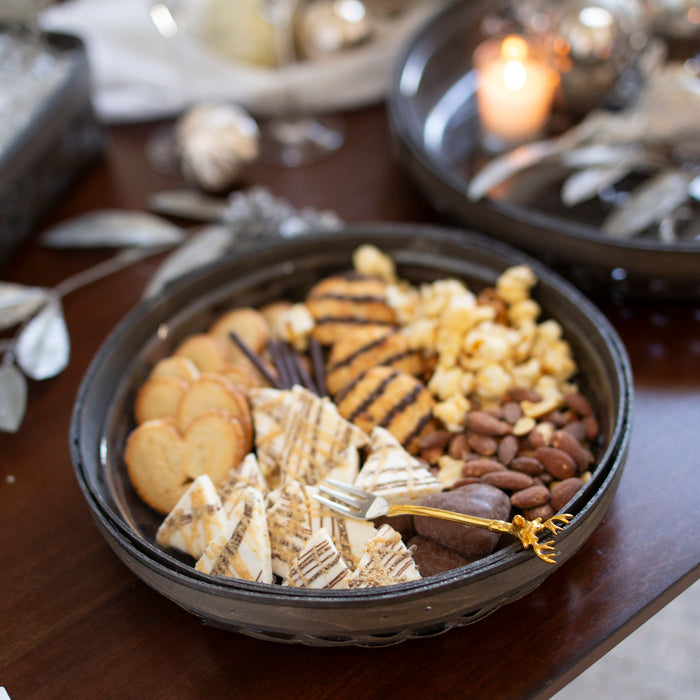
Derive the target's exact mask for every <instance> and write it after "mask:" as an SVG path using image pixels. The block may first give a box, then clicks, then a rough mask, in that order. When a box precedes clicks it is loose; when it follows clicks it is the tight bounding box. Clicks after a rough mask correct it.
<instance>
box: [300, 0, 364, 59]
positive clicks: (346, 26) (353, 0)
mask: <svg viewBox="0 0 700 700" xmlns="http://www.w3.org/2000/svg"><path fill="white" fill-rule="evenodd" d="M373 32H374V27H373V25H372V22H371V20H370V18H369V15H368V14H367V8H366V7H365V5H364V3H363V2H361V0H314V2H310V3H308V4H307V5H304V6H302V8H301V9H300V12H299V16H298V17H297V20H296V22H295V34H296V41H297V46H298V49H299V53H300V55H301V56H303V57H305V58H321V57H323V56H327V55H330V54H334V53H338V52H339V51H343V50H346V49H350V48H352V47H354V46H357V45H359V44H361V43H363V42H365V41H367V40H368V39H369V38H370V37H371V36H372V34H373Z"/></svg>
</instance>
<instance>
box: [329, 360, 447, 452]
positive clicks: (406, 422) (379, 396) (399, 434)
mask: <svg viewBox="0 0 700 700" xmlns="http://www.w3.org/2000/svg"><path fill="white" fill-rule="evenodd" d="M336 403H337V405H338V411H339V412H340V414H341V415H342V416H343V417H344V418H346V419H347V420H349V421H350V422H352V423H354V424H355V425H357V426H358V427H359V428H361V429H362V430H364V431H365V432H366V433H368V434H369V433H371V432H372V428H374V427H375V426H377V425H378V426H381V427H382V428H386V429H387V430H388V431H389V432H390V433H391V434H392V435H393V436H394V437H395V438H396V439H397V440H398V441H399V442H400V443H401V444H402V445H403V446H404V448H405V449H407V450H408V451H409V452H411V453H412V454H416V453H417V452H418V441H419V440H420V438H421V436H422V435H425V434H426V433H429V432H432V431H433V430H435V429H436V425H435V420H434V418H433V406H434V405H435V401H434V399H433V397H432V395H431V393H430V391H428V389H427V388H426V387H425V385H424V384H423V383H422V382H421V381H420V380H419V379H416V377H414V376H413V375H411V374H408V373H407V372H403V371H401V370H399V369H395V368H393V367H372V368H371V369H369V370H367V371H366V372H365V373H364V374H362V375H361V376H360V377H358V378H357V379H355V381H353V382H352V383H351V384H349V385H348V386H347V387H346V388H345V389H344V390H343V391H342V392H341V393H340V394H339V395H338V396H336Z"/></svg>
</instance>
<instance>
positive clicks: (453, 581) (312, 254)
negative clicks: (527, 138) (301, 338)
mask: <svg viewBox="0 0 700 700" xmlns="http://www.w3.org/2000/svg"><path fill="white" fill-rule="evenodd" d="M369 241H371V242H373V243H375V244H376V245H377V246H379V247H380V248H381V249H382V250H384V251H385V252H386V253H388V254H389V255H391V256H392V258H393V259H394V260H395V261H396V263H397V270H398V273H399V275H400V276H401V277H402V278H404V279H408V280H411V281H412V282H414V283H417V282H423V281H428V280H434V279H438V278H444V277H447V276H452V277H457V278H460V279H462V280H464V281H465V282H466V283H467V284H469V285H470V287H471V288H472V289H474V290H479V289H482V288H483V287H485V286H488V285H492V284H493V283H494V282H495V281H496V278H497V276H498V275H499V274H500V273H501V272H502V271H503V270H504V269H506V268H507V267H510V266H511V265H515V264H520V263H527V264H530V265H531V266H532V268H533V270H534V271H535V273H536V275H537V276H538V278H539V283H538V285H537V287H536V289H535V293H534V297H535V299H536V300H537V301H538V303H539V304H540V305H541V306H542V308H543V315H544V317H545V318H555V319H558V320H559V321H560V323H561V324H562V326H563V329H564V333H565V336H566V338H567V339H568V340H569V342H570V343H571V344H572V348H573V351H574V353H575V356H576V358H577V361H578V364H579V367H580V370H581V371H580V375H581V384H582V388H583V390H584V391H585V392H586V394H587V396H589V397H590V398H591V400H592V402H593V405H594V407H595V410H596V413H597V416H598V418H599V422H600V426H601V430H602V434H603V435H604V437H605V442H604V446H602V447H601V448H600V449H599V454H597V455H596V458H597V466H596V468H595V470H594V473H593V476H592V478H591V480H590V481H589V482H588V483H587V484H586V486H584V488H583V489H582V490H581V491H579V493H578V494H577V496H576V497H575V498H574V500H573V501H571V502H570V503H569V504H568V505H567V511H568V512H570V513H572V514H573V515H574V518H573V520H572V521H571V523H570V524H569V525H568V526H567V527H566V528H565V529H564V530H563V531H562V532H561V533H559V535H558V536H557V541H556V546H557V555H556V556H557V559H556V564H547V563H545V562H542V561H541V560H539V559H538V558H537V557H536V555H534V553H533V552H532V550H527V551H525V550H523V549H522V547H521V546H520V545H519V544H512V545H507V546H505V547H504V548H503V549H500V550H499V551H496V552H495V553H494V554H492V555H490V556H488V557H485V558H484V559H482V560H479V561H477V562H475V563H474V564H471V565H469V566H465V567H462V568H459V569H455V570H452V571H449V572H446V573H444V574H440V575H438V576H432V577H428V578H425V579H423V580H421V581H415V582H411V583H406V584H399V585H395V586H388V587H383V588H375V589H355V590H349V591H314V590H300V589H294V588H287V587H283V586H278V585H269V584H257V583H253V582H247V581H239V580H235V579H225V578H221V577H212V576H208V575H206V574H203V573H201V572H199V571H197V570H196V569H194V567H193V566H192V565H191V564H188V563H186V562H185V561H183V560H180V559H178V558H176V557H174V556H172V555H171V554H169V553H167V552H165V551H163V550H161V549H160V548H159V547H157V546H156V544H155V541H154V533H155V531H156V529H157V527H158V525H159V524H160V522H161V521H162V517H161V516H158V515H157V514H156V513H154V512H153V511H151V510H150V509H148V508H147V507H146V506H145V505H144V504H143V503H142V502H141V501H140V500H139V499H138V497H137V496H136V494H135V492H134V490H133V488H132V487H131V485H130V483H129V480H128V477H127V474H126V469H125V466H124V464H123V459H122V455H123V450H124V444H125V440H126V437H127V435H128V433H129V431H130V430H131V429H132V428H133V418H132V407H133V402H134V396H135V394H136V391H137V390H138V387H139V386H140V384H141V383H142V382H143V380H144V379H145V377H146V375H147V373H148V372H149V370H150V368H151V367H152V365H153V364H154V363H155V362H156V361H157V360H158V359H159V358H160V357H163V356H165V355H168V354H171V353H172V351H173V349H174V347H175V345H176V344H177V343H178V342H179V341H180V340H181V339H182V338H183V337H185V336H186V335H188V334H190V333H193V332H197V331H198V330H201V329H203V328H206V327H208V325H209V324H210V323H211V321H212V320H213V319H214V318H215V317H216V316H217V315H218V314H220V313H221V312H222V311H223V310H224V309H227V308H231V307H232V306H235V305H262V304H264V303H266V302H269V301H272V300H274V299H279V298H282V297H284V298H288V299H292V300H295V299H296V300H299V299H302V298H303V297H304V295H305V293H306V292H307V291H308V289H309V288H310V287H311V285H312V284H313V283H314V282H316V281H317V280H318V279H320V278H321V277H322V276H325V275H327V274H329V273H331V272H334V271H337V270H340V269H349V268H350V267H351V266H352V253H353V251H354V250H355V249H356V248H357V246H358V245H360V244H362V243H366V242H369ZM631 420H632V377H631V370H630V366H629V362H628V359H627V355H626V352H625V349H624V347H623V346H622V344H621V342H620V340H619V338H618V336H617V334H616V333H615V331H614V329H613V328H612V327H611V326H610V324H609V323H608V321H607V320H606V319H605V317H604V316H603V315H602V314H601V313H600V312H599V311H598V310H597V309H596V308H595V307H594V306H593V305H592V304H591V303H590V301H588V300H587V299H586V298H585V297H584V296H583V295H582V294H581V293H580V292H578V291H577V290H576V289H575V288H574V287H572V286H571V285H570V284H568V283H566V282H565V281H564V280H562V279H561V278H560V277H559V276H557V275H555V274H553V273H552V272H551V271H549V270H548V269H547V268H545V267H543V266H542V265H540V264H539V263H538V262H536V261H534V260H532V259H530V258H527V257H526V256H524V255H523V254H521V253H519V252H517V251H515V250H513V249H512V248H510V247H509V246H506V245H505V244H502V243H499V242H497V241H493V240H489V239H487V238H485V237H483V236H480V235H477V234H474V233H470V232H467V231H463V230H451V229H442V228H433V227H424V226H408V225H398V224H382V225H365V226H357V227H351V228H348V229H346V230H343V231H339V232H334V233H324V234H308V235H304V236H300V237H298V238H293V239H279V240H278V241H277V242H273V243H270V242H266V243H265V244H264V245H260V244H257V245H255V246H250V247H248V248H246V249H244V250H242V251H241V252H240V253H239V254H237V255H236V256H234V257H231V258H227V259H224V260H221V261H219V262H217V263H215V264H213V265H211V266H209V267H207V268H205V269H203V270H201V271H199V272H196V273H193V274H192V275H190V276H189V277H187V278H185V279H183V280H181V281H179V282H177V283H175V284H174V285H173V286H171V287H170V288H168V289H166V290H165V292H164V293H163V294H161V295H160V296H159V297H156V298H154V299H152V300H150V301H149V302H146V303H144V304H142V305H140V306H139V307H138V308H136V309H135V310H134V311H133V312H131V313H130V314H129V315H128V316H127V318H126V319H124V321H123V322H122V323H121V324H120V325H119V326H118V327H117V328H116V329H115V330H114V331H113V332H112V334H111V335H110V337H109V338H108V339H107V340H106V342H105V343H104V345H103V346H102V348H101V349H100V350H99V352H98V354H97V356H96V357H95V359H94V360H93V362H92V364H91V366H90V368H89V370H88V372H87V374H86V376H85V377H84V379H83V382H82V385H81V388H80V390H79V393H78V397H77V399H76V403H75V407H74V413H73V417H72V423H71V431H70V444H71V453H72V459H73V463H74V467H75V473H76V476H77V479H78V482H79V483H80V486H81V488H82V490H83V493H84V495H85V498H86V501H87V503H88V505H89V507H90V509H91V511H92V514H93V516H94V518H95V520H96V522H97V525H98V527H99V529H100V531H101V532H102V534H103V535H104V536H105V538H106V539H107V541H108V542H109V544H110V545H111V546H112V548H113V549H114V551H115V552H116V554H117V555H118V556H119V557H120V559H121V560H122V561H123V562H124V563H125V564H126V566H128V567H129V568H130V569H131V570H132V571H133V572H134V573H135V574H136V575H137V576H138V577H139V578H141V579H142V580H143V581H145V582H146V583H147V584H148V585H149V586H152V587H153V588H154V589H155V590H157V591H159V592H160V593H161V594H163V595H164V596H166V597H167V598H169V599H171V600H173V601H175V602H176V603H177V604H178V605H180V606H182V607H183V608H185V609H186V610H188V611H190V612H192V613H193V614H195V615H198V616H199V617H201V618H202V619H203V620H204V621H205V622H206V623H207V624H210V625H215V626H219V627H223V628H226V629H229V630H235V631H240V632H244V633H246V634H249V635H252V636H256V637H262V638H266V639H271V640H277V641H286V642H296V643H304V644H311V645H347V644H356V645H363V646H381V645H385V644H393V643H396V642H399V641H402V640H404V639H408V638H413V637H422V636H428V635H433V634H438V633H440V632H443V631H445V630H447V629H449V628H450V627H453V626H458V625H465V624H468V623H471V622H474V621H476V620H478V619H480V618H482V617H484V616H485V615H487V614H489V613H490V612H492V611H494V610H496V609H497V608H498V607H500V606H502V605H504V604H506V603H508V602H510V601H513V600H516V599H518V598H520V597H522V596H524V595H526V594H527V593H529V592H530V591H531V590H533V589H534V588H535V587H536V586H538V585H539V584H540V583H541V582H542V581H543V580H544V579H545V578H546V577H547V576H549V575H550V574H551V573H552V572H553V571H555V570H556V568H557V567H559V566H561V565H562V564H563V563H564V562H565V561H567V559H569V558H570V557H571V556H573V555H574V553H575V552H576V551H577V550H578V549H579V547H581V546H582V545H583V543H584V542H585V541H586V539H587V538H588V537H589V536H590V534H591V533H592V532H593V530H594V529H595V528H596V526H597V525H598V523H599V522H600V521H601V519H602V518H603V516H604V514H605V512H606V511H607V509H608V506H609V505H610V503H611V501H612V498H613V495H614V493H615V491H616V489H617V485H618V483H619V479H620V477H621V474H622V469H623V465H624V462H625V459H626V455H627V449H628V445H629V438H630V432H631Z"/></svg>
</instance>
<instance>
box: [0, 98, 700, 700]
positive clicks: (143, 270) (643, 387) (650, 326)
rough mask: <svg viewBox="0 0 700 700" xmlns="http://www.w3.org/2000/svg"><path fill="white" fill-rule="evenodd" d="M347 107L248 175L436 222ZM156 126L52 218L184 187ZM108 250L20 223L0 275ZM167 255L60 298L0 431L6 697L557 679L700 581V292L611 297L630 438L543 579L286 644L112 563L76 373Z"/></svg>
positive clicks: (278, 186) (125, 140)
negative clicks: (65, 335) (446, 607)
mask: <svg viewBox="0 0 700 700" xmlns="http://www.w3.org/2000/svg"><path fill="white" fill-rule="evenodd" d="M346 119H347V127H348V140H347V143H346V144H345V146H344V147H343V149H342V150H341V151H340V152H339V153H337V154H336V155H335V156H333V157H332V158H330V159H328V160H326V161H325V162H322V163H319V164H316V165H313V166H309V167H305V168H302V169H298V170H284V169H275V168H266V167H263V166H256V167H255V168H253V169H252V171H251V172H250V173H249V177H248V178H247V181H246V182H245V183H244V186H248V185H252V184H263V185H267V186H268V187H269V188H270V189H271V191H272V192H273V193H274V194H276V195H278V196H283V197H286V198H288V199H289V200H290V201H291V202H292V203H293V204H295V205H297V206H301V205H311V206H315V207H319V208H330V209H333V210H335V211H336V212H338V214H339V215H340V216H341V217H342V218H343V219H344V220H346V221H348V222H364V221H379V220H382V221H412V222H438V221H439V218H438V216H437V215H436V214H435V213H434V212H433V211H432V210H431V208H430V207H429V206H428V205H427V203H426V202H425V200H424V199H423V198H422V196H421V195H420V193H419V192H417V191H416V190H415V188H414V187H413V186H412V184H411V183H410V182H409V181H408V179H407V177H406V175H405V174H404V172H403V171H402V168H401V167H400V165H399V164H398V163H397V162H396V161H395V159H394V158H393V156H392V153H391V149H390V147H389V137H388V126H387V122H386V115H385V112H384V110H383V108H381V107H374V108H369V109H365V110H361V111H358V112H356V113H353V114H348V115H346ZM152 129H153V125H139V126H128V127H126V126H124V127H119V128H113V129H111V130H110V132H109V139H108V144H107V150H106V155H105V157H104V159H102V160H101V161H100V162H99V163H98V164H97V165H96V166H95V167H94V168H92V169H91V170H90V172H89V173H88V174H87V175H86V176H85V177H83V178H82V179H81V180H80V182H79V183H78V184H77V185H76V186H75V187H74V188H73V189H72V191H71V192H70V193H69V194H68V195H67V196H66V197H65V198H64V199H63V201H62V202H61V203H60V204H59V205H58V206H57V207H56V208H55V209H54V210H53V212H52V214H51V216H50V219H49V221H47V222H45V223H52V222H57V221H60V220H63V219H67V218H69V217H72V216H75V215H77V214H81V213H84V212H87V211H90V210H96V209H101V208H108V207H120V208H132V209H145V208H146V203H147V198H148V195H149V194H150V193H151V192H153V191H156V190H158V189H163V188H170V187H174V186H179V185H180V184H181V183H180V182H178V181H177V180H176V179H173V178H170V177H167V176H163V175H158V174H156V173H154V172H153V171H151V170H150V169H149V167H148V166H147V164H146V161H145V159H144V149H143V146H144V141H145V138H146V137H147V136H148V135H149V134H150V133H151V132H152ZM108 255H109V254H108V253H106V252H104V251H103V252H98V251H83V252H60V251H51V250H47V249H43V248H41V247H39V246H38V245H37V244H36V243H35V242H33V241H29V242H28V243H27V245H26V246H24V248H23V249H22V250H21V251H20V252H19V253H18V254H17V256H16V257H15V258H14V259H13V261H12V262H11V263H10V265H9V266H8V267H6V269H4V270H3V271H2V273H1V277H2V279H4V280H7V281H14V282H19V283H23V284H35V285H43V286H52V285H55V284H57V283H58V282H59V281H61V280H62V279H64V278H66V277H67V276H68V275H70V274H73V273H75V272H78V271H80V270H82V269H85V268H86V267H88V266H90V265H92V264H94V263H96V262H98V261H100V260H103V259H104V258H106V257H107V256H108ZM158 262H159V260H158V258H156V259H151V260H147V261H143V262H141V263H138V264H136V265H135V266H133V267H132V268H129V269H127V270H124V271H122V272H119V273H117V274H114V275H113V276H111V277H108V278H106V279H103V280H101V281H99V282H95V283H93V284H92V285H91V286H89V287H86V288H83V289H80V290H78V291H76V292H74V293H72V294H70V295H69V296H68V297H66V298H65V300H64V303H65V314H66V320H67V324H68V328H69V330H70V334H71V338H72V356H71V361H70V365H69V367H68V368H67V369H66V371H64V372H63V373H62V374H61V375H59V376H58V377H56V378H54V379H51V380H47V381H44V382H31V383H30V384H31V385H30V391H29V406H28V410H27V414H26V418H25V420H24V423H23V425H22V427H21V430H20V431H19V432H18V433H17V434H0V562H2V574H1V576H0V581H2V593H1V597H0V601H1V602H0V614H1V617H0V686H5V688H6V689H7V691H8V692H9V694H10V696H11V697H12V698H13V700H15V699H18V700H29V699H30V698H48V697H61V698H68V697H70V698H99V697H108V698H111V697H126V698H141V697H144V698H146V697H147V698H151V699H155V698H185V697H186V698H199V697H202V698H205V697H206V698H216V697H237V698H248V697H286V698H302V697H303V698H314V697H334V698H353V699H355V698H367V697H381V698H383V699H384V700H388V699H390V698H399V697H401V698H404V697H412V696H413V697H419V696H420V697H438V696H440V697H448V696H451V697H472V698H499V699H501V698H525V697H548V696H550V695H551V694H553V693H554V692H555V691H556V690H558V689H560V688H562V687H563V686H564V685H565V684H566V683H568V682H569V681H571V680H572V679H573V678H574V677H575V676H577V675H578V674H580V673H581V672H582V671H583V670H584V669H586V668H587V667H588V666H590V665H591V664H592V663H593V662H595V661H596V660H597V659H598V658H600V657H601V656H602V655H603V654H604V653H605V652H607V651H608V650H609V649H611V648H612V647H613V646H614V645H615V644H617V643H618V642H619V641H621V640H622V639H624V638H625V637H626V636H627V635H629V634H630V633H631V632H632V631H633V630H634V629H636V628H637V627H639V625H641V624H642V623H643V622H645V621H646V620H648V619H649V618H650V617H652V616H653V615H654V614H655V613H656V612H657V611H658V610H659V609H661V608H662V607H663V606H664V605H666V604H667V603H668V602H669V601H670V600H672V599H673V598H674V597H675V596H677V595H678V594H679V593H680V592H681V591H683V590H684V589H685V588H686V587H687V586H689V585H690V584H691V583H693V582H694V581H696V580H697V578H698V572H699V570H700V565H699V562H700V538H698V536H697V515H698V512H699V510H698V499H699V498H700V477H699V476H698V474H700V470H699V469H698V460H699V459H700V457H699V455H700V310H699V309H698V306H697V305H693V304H689V305H685V306H684V305H680V304H673V305H670V304H656V305H641V304H638V305H629V306H618V305H613V304H611V303H606V302H600V306H601V308H602V309H603V311H604V312H605V313H606V315H607V316H608V317H609V318H610V320H611V321H612V323H613V324H614V325H615V327H616V328H617V329H618V331H619V333H620V335H621V337H622V339H623V341H624V342H625V344H626V346H627V348H628V351H629V354H630V357H631V361H632V365H633V368H634V373H635V382H636V386H635V392H636V396H635V418H634V432H633V437H632V445H631V450H630V454H629V459H628V461H627V466H626V468H625V471H624V474H623V477H622V481H621V484H620V487H619V490H618V492H617V494H616V496H615V499H614V501H613V504H612V506H611V508H610V509H609V511H608V513H607V515H606V517H605V518H604V520H603V522H602V524H601V525H600V526H599V527H598V528H597V530H596V531H595V532H594V534H593V535H592V537H591V538H590V539H589V540H588V542H587V543H586V545H585V546H584V547H583V549H582V550H580V551H579V552H578V553H577V554H576V556H575V557H573V558H572V559H571V560H570V561H569V562H567V563H566V564H565V565H563V566H562V567H561V568H560V569H558V570H557V571H556V572H555V573H554V574H553V575H551V576H550V577H549V578H548V579H547V580H546V582H545V583H544V584H543V585H542V586H540V587H539V588H538V589H537V590H535V591H534V592H533V593H531V594H530V595H528V596H527V597H525V598H523V599H521V600H520V601H517V602H515V603H512V604H510V605H507V606H505V607H502V608H500V609H499V610H497V611H496V612H495V613H493V614H492V615H491V616H489V617H487V618H486V619H484V620H482V621H480V622H477V623H475V624H472V625H470V626H467V627H463V628H460V629H454V630H451V631H450V632H447V633H445V634H443V635H441V636H438V637H435V638H431V639H425V640H420V641H409V642H405V643H402V644H399V645H397V646H392V647H387V648H382V649H363V648H336V649H318V648H309V647H305V646H288V645H283V644H277V643H273V642H265V641H258V640H254V639H251V638H248V637H246V636H243V635H239V634H234V633H228V632H224V631H220V630H215V629H211V628H207V627H203V626H202V625H201V623H200V621H199V620H198V619H197V618H196V617H194V616H192V615H190V614H188V613H186V612H184V611H183V610H181V609H180V608H179V607H177V606H176V605H175V604H173V603H171V602H169V601H168V600H166V599H164V598H163V597H161V596H160V595H158V594H156V593H155V592H153V591H152V590H151V589H149V588H148V587H147V586H146V585H144V584H143V583H141V582H140V581H139V580H138V579H136V578H135V577H134V576H133V575H132V574H131V573H130V571H129V570H128V569H127V568H126V567H125V566H124V565H123V564H121V563H120V561H119V560H118V559H117V557H116V556H115V555H114V553H113V552H112V551H111V549H110V548H109V546H108V545H107V544H106V543H105V541H104V540H103V539H102V537H101V536H100V534H99V533H98V530H97V528H96V526H95V524H94V522H93V520H92V518H91V515H90V513H89V511H88V508H87V505H86V503H85V502H84V500H83V497H82V495H81V492H80V490H79V488H78V484H77V482H76V479H75V477H74V475H73V469H72V465H71V461H70V456H69V451H68V427H69V420H70V414H71V408H72V404H73V400H74V398H75V395H76V392H77V389H78V386H79V383H80V380H81V378H82V376H83V373H84V372H85V370H86V368H87V366H88V363H89V362H90V360H91V358H92V356H93V355H94V353H95V352H96V351H97V349H98V347H99V346H100V344H101V343H102V341H103V340H104V339H105V337H106V336H107V334H108V333H109V332H110V330H111V329H112V328H113V327H114V326H115V324H116V323H117V322H118V321H119V320H120V319H121V318H122V317H123V316H124V315H125V314H126V313H127V312H128V311H129V310H130V309H131V308H132V307H133V306H134V305H135V304H137V302H138V301H139V297H140V294H141V291H142V290H143V288H144V286H145V284H146V282H147V281H148V279H149V277H150V276H151V275H152V273H153V272H154V271H155V269H156V267H157V265H158ZM679 653H682V650H679Z"/></svg>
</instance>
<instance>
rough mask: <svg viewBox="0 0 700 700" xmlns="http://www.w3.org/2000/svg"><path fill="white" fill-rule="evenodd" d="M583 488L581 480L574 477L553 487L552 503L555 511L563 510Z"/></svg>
mask: <svg viewBox="0 0 700 700" xmlns="http://www.w3.org/2000/svg"><path fill="white" fill-rule="evenodd" d="M582 486H583V481H581V479H579V478H577V477H575V476H573V477H571V478H570V479H564V481H558V482H557V483H556V484H553V485H552V488H551V497H550V499H551V500H550V502H551V504H552V508H554V510H555V511H559V510H561V509H562V508H563V507H564V506H565V505H566V504H567V503H568V502H569V501H570V500H571V499H572V498H573V497H574V496H575V494H576V493H577V492H578V490H579V489H580V488H581V487H582Z"/></svg>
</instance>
